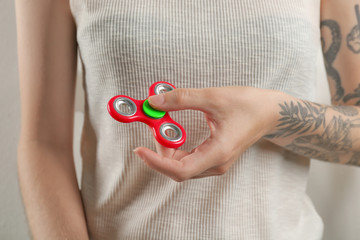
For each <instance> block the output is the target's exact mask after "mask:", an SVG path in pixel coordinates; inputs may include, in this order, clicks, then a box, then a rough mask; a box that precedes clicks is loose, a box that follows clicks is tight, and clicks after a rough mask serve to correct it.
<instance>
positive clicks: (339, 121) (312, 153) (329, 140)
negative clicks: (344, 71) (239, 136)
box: [265, 101, 360, 165]
mask: <svg viewBox="0 0 360 240" xmlns="http://www.w3.org/2000/svg"><path fill="white" fill-rule="evenodd" d="M279 106H280V108H281V111H280V112H279V113H280V115H281V117H280V119H279V120H278V121H279V124H278V125H277V130H276V131H275V132H274V133H271V134H269V135H266V136H265V137H266V138H269V139H273V138H277V137H288V136H291V135H294V134H297V135H302V136H298V137H296V138H295V139H294V140H293V141H292V143H291V144H288V145H286V146H285V148H287V149H289V150H291V151H294V152H296V153H298V154H301V155H303V156H306V157H309V158H316V159H322V160H327V161H330V162H339V161H340V159H341V158H342V157H343V156H347V162H346V163H347V164H353V165H360V153H359V152H354V151H352V150H351V149H352V145H353V140H354V139H353V138H354V136H352V135H351V129H352V128H360V113H359V111H358V110H357V109H356V107H352V106H322V105H320V104H317V103H311V102H306V101H297V102H295V103H294V102H293V101H290V102H289V103H287V102H284V103H283V104H279ZM328 109H332V110H334V111H336V112H338V113H339V114H336V116H333V117H332V119H331V120H330V122H329V123H326V119H325V116H326V113H327V111H328ZM354 117H355V118H354ZM357 117H359V118H357ZM320 126H322V127H323V129H324V131H323V133H322V134H312V133H313V132H314V131H315V130H316V129H318V128H319V127H320Z"/></svg>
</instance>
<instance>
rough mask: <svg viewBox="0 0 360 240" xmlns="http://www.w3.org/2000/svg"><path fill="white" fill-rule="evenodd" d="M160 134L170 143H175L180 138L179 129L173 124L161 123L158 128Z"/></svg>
mask: <svg viewBox="0 0 360 240" xmlns="http://www.w3.org/2000/svg"><path fill="white" fill-rule="evenodd" d="M160 134H161V136H162V137H163V138H165V139H166V140H169V141H171V142H177V141H179V140H180V139H181V138H182V132H181V129H180V128H179V127H178V126H176V125H175V124H173V123H163V124H162V125H161V126H160Z"/></svg>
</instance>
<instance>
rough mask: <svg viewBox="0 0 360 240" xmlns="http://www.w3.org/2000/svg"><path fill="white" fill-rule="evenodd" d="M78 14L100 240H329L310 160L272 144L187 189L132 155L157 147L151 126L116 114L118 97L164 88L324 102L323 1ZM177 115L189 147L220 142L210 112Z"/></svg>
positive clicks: (86, 154)
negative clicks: (262, 92) (275, 93)
mask: <svg viewBox="0 0 360 240" xmlns="http://www.w3.org/2000/svg"><path fill="white" fill-rule="evenodd" d="M70 4H71V9H72V13H73V15H74V17H75V20H76V25H77V41H78V44H79V54H80V57H81V60H82V66H83V71H84V90H85V97H86V106H85V121H84V128H83V136H82V149H81V151H82V157H83V176H82V195H83V201H84V206H85V212H86V216H87V222H88V227H89V232H90V234H91V236H92V239H276V240H278V239H287V240H289V239H320V238H321V233H322V222H321V219H320V218H319V216H318V215H317V213H316V211H315V210H314V208H313V205H312V203H311V201H310V200H309V199H308V197H307V195H306V193H305V188H306V181H307V176H308V170H309V160H308V159H306V158H302V157H300V156H297V155H295V154H293V153H291V152H289V151H286V150H284V149H282V148H280V147H278V146H276V145H274V144H272V143H270V142H267V141H265V140H261V141H259V142H258V143H257V144H255V145H254V146H252V147H251V148H249V149H248V150H247V151H246V152H245V153H244V154H242V155H241V156H239V159H238V160H237V161H236V162H235V163H234V165H233V166H232V167H231V169H230V170H229V171H228V172H227V173H226V174H225V175H223V176H220V177H210V178H204V179H199V180H189V181H185V182H182V183H177V182H174V181H172V180H171V179H169V178H167V177H165V176H163V175H161V174H160V173H157V172H155V171H153V170H152V169H150V168H148V167H147V166H146V165H145V164H144V163H143V162H142V161H141V160H140V159H137V158H136V157H135V155H134V153H133V152H132V150H133V149H134V148H136V147H138V146H146V147H149V148H152V149H154V144H153V140H152V135H151V133H150V131H149V130H148V129H147V127H146V125H144V124H142V123H131V124H122V123H119V122H116V121H114V120H113V119H112V118H111V117H110V115H109V114H108V113H107V109H106V104H107V102H108V100H109V99H110V98H111V97H113V96H115V95H119V94H123V95H128V96H131V97H133V98H135V99H144V98H146V97H147V93H148V87H149V86H150V85H151V84H152V83H153V82H155V81H160V80H165V81H169V82H171V83H172V84H174V85H175V86H176V87H178V88H184V87H189V88H205V87H214V86H230V85H240V86H253V87H259V88H267V89H277V90H281V91H284V92H287V93H289V94H291V95H293V96H296V97H299V98H302V99H307V100H313V98H314V92H315V83H316V79H315V77H316V70H317V69H316V60H317V57H318V53H319V50H320V37H319V5H320V3H319V0H315V1H314V0H298V1H295V0H272V1H264V0H222V1H219V0H213V1H211V0H197V1H194V0H193V1H190V0H182V1H179V0H176V1H175V0H147V1H145V0H106V1H103V0H70ZM209 101H210V99H209ZM254 101H256V99H254ZM171 116H172V118H173V119H174V120H175V121H177V122H179V123H180V124H181V125H182V126H183V127H184V128H185V129H186V131H187V135H188V139H187V141H186V143H185V144H184V145H183V146H182V147H181V149H185V150H189V151H190V150H191V149H192V148H194V147H195V146H197V145H199V144H200V143H201V142H202V141H204V139H205V138H206V137H207V136H208V134H209V131H208V128H207V124H206V122H205V120H204V118H203V115H202V113H200V112H197V111H190V110H185V111H179V112H172V113H171ZM239 127H240V126H239Z"/></svg>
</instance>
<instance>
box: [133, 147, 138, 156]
mask: <svg viewBox="0 0 360 240" xmlns="http://www.w3.org/2000/svg"><path fill="white" fill-rule="evenodd" d="M138 150H139V149H138V148H135V149H133V152H134V153H135V154H136V155H138V156H139V154H138V152H137V151H138Z"/></svg>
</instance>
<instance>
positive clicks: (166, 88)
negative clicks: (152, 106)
mask: <svg viewBox="0 0 360 240" xmlns="http://www.w3.org/2000/svg"><path fill="white" fill-rule="evenodd" d="M172 90H174V88H173V87H172V86H171V85H169V84H166V83H158V84H156V86H155V89H154V92H155V94H156V95H159V94H160V93H166V92H170V91H172Z"/></svg>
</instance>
